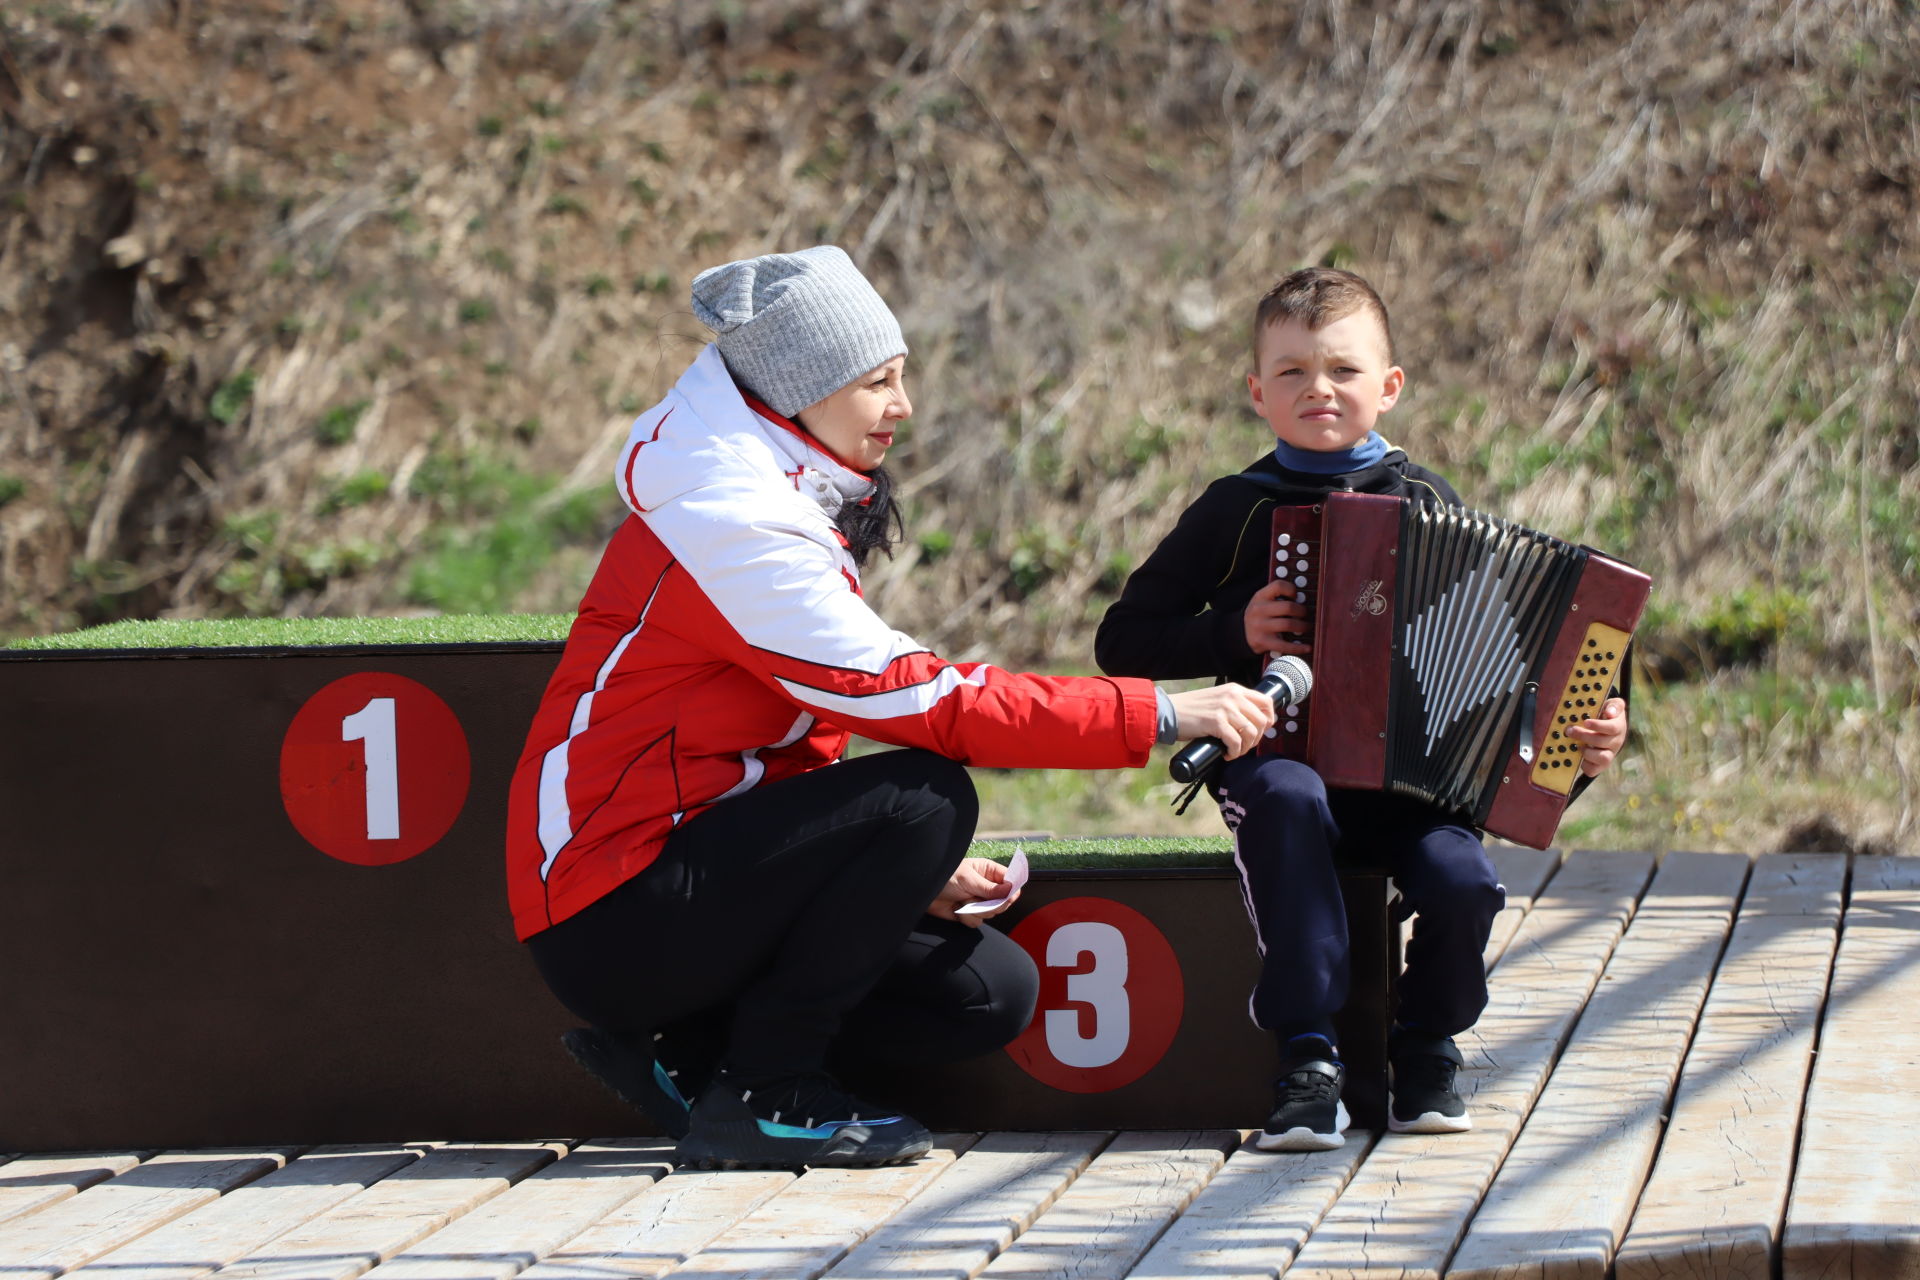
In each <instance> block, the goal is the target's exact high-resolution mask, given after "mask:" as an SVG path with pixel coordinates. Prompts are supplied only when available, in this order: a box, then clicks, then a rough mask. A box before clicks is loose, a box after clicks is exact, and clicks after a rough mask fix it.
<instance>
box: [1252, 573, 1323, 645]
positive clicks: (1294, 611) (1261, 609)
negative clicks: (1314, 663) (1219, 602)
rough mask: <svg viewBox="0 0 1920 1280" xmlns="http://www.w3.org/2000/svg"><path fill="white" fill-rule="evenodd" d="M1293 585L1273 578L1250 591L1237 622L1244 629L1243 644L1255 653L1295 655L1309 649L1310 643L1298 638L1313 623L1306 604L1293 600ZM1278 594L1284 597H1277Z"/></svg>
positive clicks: (1304, 634)
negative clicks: (1245, 605)
mask: <svg viewBox="0 0 1920 1280" xmlns="http://www.w3.org/2000/svg"><path fill="white" fill-rule="evenodd" d="M1295 594H1296V593H1295V589H1294V585H1293V584H1292V583H1291V582H1289V581H1287V580H1286V579H1285V578H1275V579H1274V580H1273V581H1272V582H1269V583H1268V584H1267V585H1266V586H1264V587H1262V588H1260V590H1258V591H1256V592H1254V593H1253V599H1251V600H1249V601H1247V611H1246V613H1245V614H1244V615H1243V616H1242V622H1241V625H1242V626H1243V627H1244V628H1245V629H1246V633H1247V647H1248V648H1249V649H1251V650H1253V651H1254V652H1255V653H1258V654H1276V655H1277V654H1287V653H1291V654H1298V655H1302V656H1304V655H1306V654H1309V653H1312V652H1313V646H1312V645H1310V644H1305V643H1303V642H1302V641H1301V639H1300V637H1302V636H1306V635H1309V634H1311V633H1312V630H1313V622H1312V620H1311V618H1310V616H1309V615H1308V613H1307V606H1306V605H1304V604H1302V603H1300V602H1299V601H1298V600H1295V599H1294V595H1295ZM1282 596H1285V597H1286V598H1285V599H1284V600H1283V599H1281V597H1282Z"/></svg>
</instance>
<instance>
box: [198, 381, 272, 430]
mask: <svg viewBox="0 0 1920 1280" xmlns="http://www.w3.org/2000/svg"><path fill="white" fill-rule="evenodd" d="M259 380H260V378H259V375H258V374H256V373H254V371H253V370H251V369H242V370H241V371H240V372H239V373H236V374H234V375H233V376H232V377H231V378H228V379H227V380H226V381H225V382H223V383H221V384H220V385H219V386H218V387H216V388H214V392H213V397H212V398H211V399H210V400H208V401H207V414H208V415H209V416H210V417H211V418H212V419H213V420H214V421H215V422H217V423H219V424H220V425H221V426H223V427H230V426H232V425H233V424H234V423H235V422H238V421H239V420H240V415H242V414H244V413H245V412H246V411H247V406H248V405H249V404H251V403H252V402H253V388H254V385H255V384H256V383H258V382H259Z"/></svg>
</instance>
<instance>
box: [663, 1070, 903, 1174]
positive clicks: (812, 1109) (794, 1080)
mask: <svg viewBox="0 0 1920 1280" xmlns="http://www.w3.org/2000/svg"><path fill="white" fill-rule="evenodd" d="M932 1149H933V1135H932V1134H930V1133H928V1132H927V1131H926V1129H925V1127H924V1126H922V1125H921V1124H920V1122H919V1121H917V1120H915V1119H914V1118H913V1117H912V1116H908V1115H903V1114H901V1113H900V1112H898V1111H892V1110H889V1109H887V1108H885V1107H876V1106H874V1105H873V1104H871V1103H867V1102H862V1101H860V1100H859V1099H858V1098H855V1097H853V1096H852V1095H851V1094H848V1093H846V1092H843V1091H842V1090H841V1088H840V1086H839V1085H837V1084H835V1083H834V1082H833V1078H832V1077H831V1076H826V1075H802V1076H793V1077H790V1078H788V1079H786V1080H782V1081H779V1082H776V1083H774V1084H770V1085H762V1086H760V1087H759V1088H755V1089H741V1088H739V1087H737V1086H735V1085H732V1084H730V1083H728V1082H727V1081H726V1080H725V1079H724V1078H722V1079H719V1080H715V1081H714V1082H713V1083H712V1084H710V1085H708V1086H707V1089H706V1092H704V1093H702V1094H701V1095H700V1097H699V1100H698V1101H696V1102H695V1103H694V1104H693V1116H692V1122H691V1128H690V1130H689V1132H688V1133H687V1136H686V1138H685V1139H683V1140H682V1141H681V1143H680V1149H679V1151H678V1152H677V1153H676V1157H677V1158H678V1160H679V1161H680V1163H682V1164H690V1165H697V1166H698V1167H700V1168H702V1169H798V1168H802V1167H804V1166H807V1165H812V1166H815V1167H817V1168H869V1167H872V1166H875V1165H883V1164H905V1163H906V1162H907V1161H909V1160H914V1159H918V1158H919V1157H920V1156H923V1155H925V1154H926V1153H927V1152H929V1151H931V1150H932Z"/></svg>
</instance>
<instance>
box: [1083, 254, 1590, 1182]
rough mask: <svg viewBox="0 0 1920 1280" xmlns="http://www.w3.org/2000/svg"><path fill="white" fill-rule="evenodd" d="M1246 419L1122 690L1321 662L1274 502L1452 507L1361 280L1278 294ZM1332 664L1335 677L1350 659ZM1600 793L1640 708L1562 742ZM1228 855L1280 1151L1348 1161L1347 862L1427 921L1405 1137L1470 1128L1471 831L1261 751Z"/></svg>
mask: <svg viewBox="0 0 1920 1280" xmlns="http://www.w3.org/2000/svg"><path fill="white" fill-rule="evenodd" d="M1253 356H1254V367H1253V371H1252V372H1251V373H1249V374H1248V375H1247V392H1248V394H1249V395H1250V396H1251V397H1252V400H1253V409H1254V412H1255V413H1257V414H1259V415H1260V416H1261V417H1262V418H1264V419H1265V420H1266V421H1267V424H1268V425H1269V426H1271V427H1272V428H1273V434H1274V437H1275V440H1276V443H1275V446H1274V451H1273V452H1272V453H1271V454H1269V455H1267V456H1266V457H1263V458H1261V459H1260V460H1259V461H1258V462H1256V463H1254V464H1253V465H1252V466H1250V467H1248V468H1247V469H1246V470H1245V471H1242V472H1240V473H1239V474H1238V475H1230V476H1224V477H1222V478H1221V479H1219V480H1216V481H1214V482H1213V483H1212V484H1211V485H1209V486H1208V487H1207V489H1206V491H1205V492H1204V493H1203V494H1201V495H1200V498H1199V500H1198V501H1196V502H1195V503H1194V504H1193V505H1192V506H1190V507H1188V508H1187V510H1186V512H1185V513H1184V514H1182V515H1181V517H1180V520H1179V523H1178V524H1176V525H1175V526H1174V528H1173V531H1172V532H1171V533H1169V534H1168V535H1167V536H1166V538H1165V540H1164V541H1162V542H1161V543H1160V545H1159V547H1157V548H1156V549H1155V550H1154V552H1153V554H1152V555H1151V556H1149V557H1148V558H1147V560H1146V563H1144V564H1142V565H1141V566H1140V568H1139V569H1138V570H1136V571H1135V572H1134V574H1133V576H1132V577H1131V578H1129V579H1128V580H1127V585H1126V587H1125V588H1124V589H1123V590H1122V592H1121V595H1120V599H1119V600H1117V601H1116V602H1115V603H1114V605H1113V607H1112V608H1111V609H1109V610H1108V611H1107V615H1106V617H1105V619H1104V620H1102V622H1101V624H1100V630H1099V634H1098V636H1097V638H1096V640H1095V642H1094V644H1095V649H1094V652H1095V657H1096V660H1097V661H1098V662H1099V664H1100V667H1101V669H1102V670H1103V671H1105V672H1107V673H1108V674H1109V675H1130V676H1147V677H1150V678H1153V679H1178V678H1191V677H1197V676H1215V677H1218V678H1220V679H1223V680H1236V681H1240V682H1242V683H1246V684H1251V683H1253V682H1254V680H1256V679H1257V678H1258V676H1259V672H1260V668H1261V666H1262V664H1263V662H1264V661H1265V659H1266V657H1267V655H1272V654H1301V655H1306V654H1309V653H1310V648H1311V647H1310V645H1309V644H1308V643H1307V641H1308V640H1310V639H1311V626H1310V623H1309V621H1308V618H1307V610H1306V606H1305V605H1303V604H1301V603H1298V602H1296V601H1295V600H1294V599H1293V596H1294V588H1293V586H1292V585H1291V584H1289V583H1287V582H1285V581H1284V580H1283V581H1277V582H1275V583H1272V584H1269V583H1268V582H1267V575H1268V570H1267V564H1268V559H1269V557H1270V556H1271V554H1272V548H1271V547H1270V546H1268V545H1267V544H1268V541H1269V536H1270V529H1271V526H1272V515H1273V508H1274V507H1275V506H1276V505H1291V504H1303V503H1312V502H1315V501H1317V500H1319V499H1320V498H1321V497H1322V496H1323V495H1325V494H1327V493H1330V492H1334V491H1339V490H1346V491H1351V492H1358V493H1378V494H1390V495H1393V496H1395V497H1407V498H1422V497H1424V498H1427V499H1429V500H1437V501H1440V502H1447V503H1454V504H1458V503H1459V502H1460V499H1459V496H1458V495H1457V494H1455V493H1454V491H1453V489H1452V488H1451V487H1450V486H1449V485H1448V484H1447V482H1446V481H1445V480H1442V479H1441V478H1440V477H1439V476H1437V475H1435V474H1434V473H1433V472H1431V471H1428V470H1426V469H1425V468H1423V467H1418V466H1415V465H1414V464H1413V463H1411V462H1409V461H1408V460H1407V456H1406V454H1404V453H1402V452H1401V451H1400V450H1399V449H1396V448H1394V447H1393V446H1392V445H1390V444H1388V443H1387V441H1386V440H1385V439H1383V438H1382V437H1381V435H1380V434H1379V432H1377V431H1375V430H1374V424H1375V423H1376V422H1377V421H1378V420H1379V418H1380V415H1381V414H1383V413H1386V412H1387V411H1388V410H1389V409H1391V408H1393V406H1394V402H1395V401H1396V400H1398V399H1399V396H1400V391H1401V388H1402V387H1403V386H1404V385H1405V382H1406V374H1405V372H1404V371H1403V370H1401V369H1400V367H1399V366H1397V365H1395V364H1394V363H1393V339H1392V333H1391V330H1390V328H1389V325H1388V321H1387V310H1386V307H1385V306H1384V305H1383V304H1382V303H1381V301H1380V298H1379V295H1378V294H1376V293H1375V292H1374V291H1373V289H1372V287H1371V286H1369V285H1368V284H1367V282H1366V281H1364V280H1362V279H1361V278H1360V277H1359V276H1356V275H1354V274H1352V273H1351V272H1346V271H1337V270H1333V269H1330V268H1324V267H1315V268H1309V269H1307V270H1304V271H1296V272H1294V273H1293V274H1291V275H1289V276H1287V277H1286V278H1284V279H1282V280H1281V281H1280V282H1279V283H1278V284H1276V285H1275V286H1274V287H1273V288H1272V289H1271V290H1269V291H1268V293H1267V294H1266V296H1265V297H1263V298H1262V299H1261V300H1260V305H1259V309H1258V310H1257V312H1256V313H1255V316H1254V324H1253ZM1338 660H1339V655H1338V654H1327V655H1323V657H1322V659H1321V661H1324V662H1337V661H1338ZM1567 733H1568V735H1569V736H1570V737H1573V738H1574V739H1576V740H1577V741H1579V742H1580V743H1581V744H1582V761H1581V768H1582V772H1583V773H1584V774H1585V775H1586V776H1587V777H1592V776H1594V775H1595V774H1597V773H1599V772H1600V771H1601V770H1602V769H1604V768H1605V767H1606V766H1607V765H1608V764H1610V763H1611V762H1612V760H1613V757H1614V754H1615V753H1616V752H1617V751H1618V750H1619V749H1620V746H1621V744H1622V743H1623V742H1625V740H1626V736H1627V720H1626V704H1625V702H1624V701H1623V700H1622V699H1620V698H1617V697H1609V698H1608V699H1607V700H1606V702H1605V705H1603V706H1602V707H1601V708H1600V714H1599V716H1597V717H1596V718H1593V719H1590V720H1587V721H1585V722H1583V723H1582V724H1580V725H1578V726H1576V727H1573V728H1570V729H1569V730H1567ZM1213 791H1214V797H1215V799H1216V800H1217V801H1218V802H1219V804H1220V812H1221V815H1222V816H1223V817H1224V818H1225V820H1226V823H1227V827H1228V829H1229V830H1230V831H1232V833H1233V836H1234V862H1235V865H1236V866H1238V867H1239V869H1240V876H1241V882H1242V886H1243V888H1244V890H1245V895H1246V901H1247V906H1248V909H1249V911H1250V913H1251V914H1252V916H1253V924H1254V934H1255V938H1256V940H1257V942H1258V945H1259V948H1260V954H1261V967H1260V978H1259V982H1258V985H1256V986H1255V988H1254V992H1253V999H1252V1001H1251V1002H1250V1007H1251V1012H1252V1014H1253V1019H1254V1022H1255V1023H1256V1024H1258V1025H1259V1026H1261V1027H1263V1028H1265V1029H1268V1030H1270V1031H1272V1032H1273V1033H1274V1036H1275V1037H1276V1039H1277V1040H1278V1042H1279V1046H1280V1056H1281V1064H1282V1065H1281V1071H1280V1076H1279V1078H1278V1079H1277V1080H1276V1081H1275V1086H1274V1088H1275V1099H1274V1109H1273V1114H1272V1116H1271V1117H1269V1119H1268V1120H1267V1125H1266V1131H1265V1132H1264V1133H1263V1134H1262V1135H1261V1137H1260V1138H1259V1145H1260V1146H1261V1147H1262V1148H1264V1149H1266V1150H1270V1151H1275V1150H1282V1151H1304V1150H1324V1149H1330V1148H1333V1147H1338V1146H1340V1145H1341V1144H1342V1143H1343V1142H1344V1141H1345V1138H1344V1136H1343V1135H1344V1131H1345V1129H1346V1126H1347V1113H1346V1108H1345V1107H1344V1106H1343V1105H1342V1104H1341V1102H1340V1086H1341V1084H1342V1082H1343V1080H1344V1078H1345V1069H1344V1068H1343V1067H1342V1066H1341V1063H1340V1055H1339V1048H1338V1045H1337V1044H1336V1042H1335V1039H1334V1033H1333V1024H1332V1021H1331V1018H1332V1015H1333V1014H1334V1013H1335V1012H1336V1011H1338V1010H1339V1009H1340V1008H1341V1007H1342V1006H1343V1005H1344V1004H1345V1003H1346V999H1347V972H1348V968H1347V931H1346V911H1345V907H1344V905H1343V903H1342V902H1341V897H1340V883H1339V879H1338V877H1337V875H1336V873H1335V870H1334V854H1335V851H1336V850H1337V849H1339V848H1341V847H1343V846H1345V847H1351V848H1355V849H1358V850H1364V851H1365V853H1366V854H1367V855H1368V856H1369V857H1370V858H1371V859H1374V860H1379V861H1383V862H1384V863H1385V864H1386V866H1387V867H1388V869H1389V871H1390V872H1391V874H1392V875H1393V878H1394V882H1395V884H1396V886H1397V887H1398V889H1399V891H1400V893H1401V895H1402V896H1403V897H1404V898H1406V899H1407V901H1408V903H1409V904H1410V905H1411V906H1412V907H1413V909H1414V910H1415V911H1416V912H1417V913H1418V914H1417V917H1416V920H1415V923H1414V931H1413V938H1412V941H1411V942H1410V943H1409V944H1408V946H1407V955H1406V962H1407V963H1406V972H1405V974H1404V975H1403V976H1402V977H1401V979H1400V988H1399V990H1400V1005H1399V1010H1398V1016H1397V1018H1396V1020H1395V1023H1394V1026H1393V1029H1392V1031H1391V1034H1390V1037H1389V1040H1388V1062H1389V1067H1390V1072H1391V1088H1392V1100H1391V1103H1390V1107H1389V1113H1390V1114H1389V1118H1388V1124H1389V1126H1390V1127H1391V1128H1393V1129H1394V1130H1396V1131H1399V1132H1411V1133H1450V1132H1458V1131H1461V1130H1465V1129H1468V1128H1470V1127H1471V1123H1472V1122H1471V1118H1470V1117H1469V1116H1468V1114H1467V1109H1466V1106H1465V1104H1464V1103H1463V1102H1462V1101H1461V1098H1460V1095H1459V1093H1458V1092H1457V1091H1456V1090H1455V1088H1454V1073H1455V1071H1456V1070H1457V1069H1458V1068H1459V1066H1460V1062H1461V1058H1460V1051H1459V1050H1458V1049H1457V1048H1456V1047H1455V1046H1454V1042H1453V1037H1454V1035H1455V1034H1457V1033H1459V1032H1461V1031H1464V1030H1466V1029H1467V1028H1468V1027H1470V1026H1472V1025H1473V1024H1474V1021H1475V1020H1476V1019H1477V1018H1478V1017H1479V1016H1480V1011H1481V1010H1482V1009H1484V1008H1485V1007H1486V1003H1487V984H1486V977H1485V972H1484V969H1483V967H1482V964H1481V958H1480V957H1481V952H1482V950H1483V949H1484V948H1485V946H1486V943H1487V935H1488V932H1489V930H1490V929H1491V928H1492V925H1493V918H1494V915H1495V913H1496V912H1498V911H1499V910H1500V908H1501V907H1502V906H1503V905H1504V904H1505V901H1506V892H1505V890H1504V889H1503V888H1502V886H1501V885H1500V883H1499V881H1498V878H1497V876H1496V875H1495V873H1494V869H1493V864H1492V863H1491V862H1490V861H1489V860H1488V858H1487V854H1486V850H1485V849H1484V848H1483V847H1482V846H1481V843H1480V834H1479V832H1477V831H1475V830H1474V829H1473V828H1472V827H1470V826H1468V825H1467V824H1466V822H1465V821H1464V820H1463V819H1461V818H1460V817H1459V816H1458V815H1455V814H1449V813H1445V812H1442V811H1441V810H1439V809H1437V808H1435V807H1433V806H1431V805H1428V804H1424V803H1422V802H1420V801H1417V800H1413V799H1409V798H1404V797H1399V796H1393V795H1389V794H1387V793H1385V792H1379V791H1341V790H1329V789H1328V788H1327V787H1326V785H1325V784H1324V783H1322V782H1321V780H1320V778H1319V775H1317V774H1316V773H1314V771H1313V770H1312V769H1310V768H1308V767H1307V766H1305V765H1303V764H1300V763H1298V762H1297V761H1292V760H1285V759H1282V758H1280V757H1278V756H1262V755H1257V754H1254V753H1251V752H1249V753H1248V754H1246V755H1243V756H1241V757H1240V758H1239V759H1237V760H1232V761H1228V762H1227V763H1226V764H1225V765H1223V766H1222V767H1221V769H1220V771H1219V773H1218V774H1216V775H1215V776H1214V779H1213Z"/></svg>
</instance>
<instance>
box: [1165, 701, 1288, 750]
mask: <svg viewBox="0 0 1920 1280" xmlns="http://www.w3.org/2000/svg"><path fill="white" fill-rule="evenodd" d="M1167 700H1168V701H1170V702H1172V703H1173V712H1174V716H1175V717H1176V718H1177V719H1178V720H1179V730H1178V732H1179V735H1180V738H1181V740H1182V741H1187V740H1191V739H1194V738H1218V739H1220V743H1221V745H1222V746H1224V747H1225V748H1226V751H1227V759H1229V760H1233V759H1236V758H1238V757H1239V756H1242V755H1245V754H1246V753H1247V752H1249V751H1251V750H1253V748H1254V746H1255V745H1256V744H1258V743H1259V741H1260V735H1261V734H1263V733H1265V732H1266V731H1267V730H1268V729H1270V728H1272V727H1273V721H1274V715H1275V708H1274V705H1273V698H1272V697H1271V696H1269V695H1267V694H1264V693H1261V692H1259V691H1258V690H1255V689H1250V688H1248V687H1247V686H1246V685H1244V684H1216V685H1213V686H1211V687H1209V688H1206V689H1189V690H1187V691H1186V692H1185V693H1170V694H1168V695H1167Z"/></svg>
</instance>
